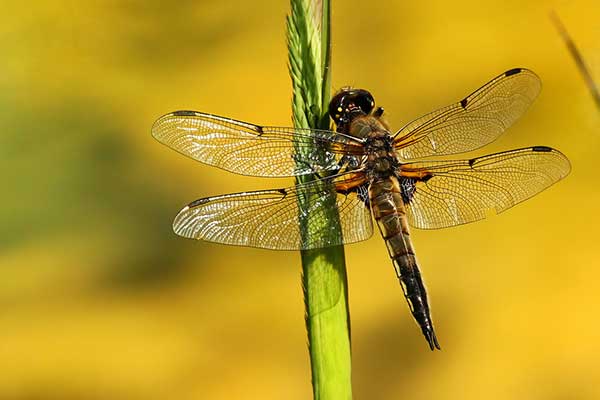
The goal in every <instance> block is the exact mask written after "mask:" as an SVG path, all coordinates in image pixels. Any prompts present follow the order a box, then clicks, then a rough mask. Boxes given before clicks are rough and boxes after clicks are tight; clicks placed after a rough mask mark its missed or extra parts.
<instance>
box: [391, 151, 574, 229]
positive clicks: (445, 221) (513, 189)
mask: <svg viewBox="0 0 600 400" xmlns="http://www.w3.org/2000/svg"><path fill="white" fill-rule="evenodd" d="M570 169H571V166H570V164H569V160H567V158H566V157H565V156H564V155H563V154H562V153H561V152H559V151H557V150H554V149H551V148H549V147H543V146H537V147H529V148H525V149H519V150H511V151H507V152H502V153H497V154H491V155H487V156H484V157H479V158H474V159H471V160H461V161H453V162H445V161H440V162H435V161H432V162H418V163H410V164H404V165H402V172H401V176H402V179H403V180H404V185H405V187H406V185H412V184H414V185H415V186H413V188H412V190H407V193H408V195H407V196H406V197H407V198H406V200H407V203H408V204H407V216H408V220H409V222H410V224H411V225H413V226H415V227H416V228H421V229H436V228H445V227H449V226H454V225H459V224H465V223H468V222H473V221H477V220H480V219H483V218H485V216H486V211H488V210H495V211H496V213H500V212H502V211H504V210H506V209H508V208H510V207H512V206H514V205H515V204H517V203H519V202H521V201H523V200H526V199H528V198H530V197H531V196H533V195H535V194H536V193H539V192H541V191H542V190H544V189H546V188H547V187H549V186H550V185H552V184H553V183H555V182H557V181H559V180H560V179H562V178H564V177H565V176H567V175H568V173H569V171H570Z"/></svg>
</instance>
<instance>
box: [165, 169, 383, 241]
mask: <svg viewBox="0 0 600 400" xmlns="http://www.w3.org/2000/svg"><path fill="white" fill-rule="evenodd" d="M363 182H364V175H363V174H362V173H355V172H351V173H346V174H343V175H338V176H333V177H329V178H325V179H321V180H317V181H312V182H309V183H305V184H301V185H297V186H295V187H290V188H287V189H277V190H263V191H256V192H245V193H235V194H228V195H223V196H217V197H208V198H205V199H200V200H196V201H194V202H193V203H191V204H189V205H188V206H187V207H184V208H183V209H182V210H181V211H180V212H179V214H178V215H177V217H175V221H174V222H173V230H174V231H175V233H177V234H178V235H180V236H183V237H186V238H192V239H201V240H206V241H210V242H216V243H223V244H230V245H238V246H250V247H259V248H265V249H275V250H299V249H314V248H322V247H328V246H334V245H341V244H346V243H354V242H358V241H361V240H365V239H368V238H369V237H370V236H371V235H372V233H373V227H372V222H371V214H370V210H369V209H368V208H367V206H366V205H365V203H364V201H363V199H361V197H360V196H359V195H358V191H357V189H359V185H361V184H362V183H363ZM338 190H342V191H343V192H344V193H339V192H338ZM299 202H302V203H303V204H305V207H304V208H302V210H301V209H300V207H299V205H298V204H299ZM335 211H337V212H338V213H339V220H340V226H339V227H337V226H336V224H329V223H327V221H328V218H329V217H330V216H331V215H332V212H335ZM301 222H302V223H301ZM301 226H308V228H307V229H308V232H307V234H305V235H303V234H301V231H300V230H301V228H300V227H301Z"/></svg>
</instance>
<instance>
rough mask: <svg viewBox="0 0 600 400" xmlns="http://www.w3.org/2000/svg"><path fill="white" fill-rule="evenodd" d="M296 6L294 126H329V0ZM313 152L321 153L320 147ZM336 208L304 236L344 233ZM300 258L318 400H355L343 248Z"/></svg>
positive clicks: (304, 221)
mask: <svg viewBox="0 0 600 400" xmlns="http://www.w3.org/2000/svg"><path fill="white" fill-rule="evenodd" d="M291 9H292V11H291V14H290V16H289V17H288V21H287V22H288V24H287V26H288V48H289V64H290V76H291V78H292V87H293V102H292V108H293V120H294V125H295V126H296V127H301V128H317V129H329V116H328V114H327V109H328V103H329V97H330V87H331V82H330V81H331V69H330V60H331V44H330V1H329V0H322V1H315V0H313V1H311V0H291ZM299 151H300V150H299ZM310 151H311V152H313V151H315V152H318V151H319V149H311V150H310ZM311 179H313V177H300V178H298V183H303V182H306V181H308V180H311ZM330 200H331V199H330ZM311 201H327V200H323V199H306V200H304V201H302V202H301V204H299V207H300V209H301V210H306V209H308V208H307V206H308V205H309V204H310V202H311ZM333 201H335V200H334V199H333ZM331 210H332V212H331V213H330V215H328V216H327V218H326V220H325V221H323V220H322V219H320V220H316V219H314V218H313V219H311V216H310V214H309V215H307V217H306V218H301V219H300V224H301V226H300V229H301V232H302V234H303V236H304V235H310V232H319V231H323V230H320V229H318V226H320V224H327V226H328V227H330V228H331V229H329V230H333V231H334V232H337V233H338V234H339V233H340V229H339V225H340V224H339V216H338V214H337V211H336V208H335V207H331ZM315 227H317V228H315ZM306 242H310V240H306ZM301 259H302V283H303V288H304V301H305V305H306V328H307V333H308V344H309V353H310V361H311V370H312V384H313V394H314V398H315V399H325V400H330V399H351V398H352V386H351V358H350V355H351V354H350V322H349V321H350V318H349V311H348V284H347V276H346V265H345V261H344V248H343V246H335V247H328V248H324V249H314V250H303V251H302V253H301Z"/></svg>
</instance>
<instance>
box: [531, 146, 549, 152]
mask: <svg viewBox="0 0 600 400" xmlns="http://www.w3.org/2000/svg"><path fill="white" fill-rule="evenodd" d="M531 150H532V151H539V152H542V153H549V152H551V151H552V148H551V147H548V146H533V147H532V148H531Z"/></svg>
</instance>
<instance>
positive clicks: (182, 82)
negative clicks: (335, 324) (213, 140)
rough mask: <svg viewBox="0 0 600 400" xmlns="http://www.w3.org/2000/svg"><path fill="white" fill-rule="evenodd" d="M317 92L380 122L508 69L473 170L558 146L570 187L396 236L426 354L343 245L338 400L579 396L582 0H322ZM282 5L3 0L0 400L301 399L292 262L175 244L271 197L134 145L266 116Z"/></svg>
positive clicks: (593, 211) (593, 341)
mask: <svg viewBox="0 0 600 400" xmlns="http://www.w3.org/2000/svg"><path fill="white" fill-rule="evenodd" d="M333 7H334V9H333V83H334V86H335V88H339V87H341V86H345V85H353V86H357V87H364V88H367V89H369V90H371V91H372V93H373V94H374V96H375V99H376V100H377V101H378V102H379V104H380V105H383V106H384V107H385V109H386V112H387V116H388V120H389V122H390V124H391V125H392V126H393V127H397V128H399V127H401V126H402V125H403V124H404V123H405V122H407V121H409V120H411V119H413V118H415V117H418V116H420V115H422V114H424V113H426V112H428V111H431V110H433V109H435V108H437V107H440V106H444V105H447V104H449V103H451V102H454V101H457V100H459V99H461V98H462V97H463V96H465V95H467V94H469V93H470V92H471V91H473V90H475V89H476V88H478V87H479V86H480V85H482V84H483V83H485V82H487V81H488V80H489V79H491V78H492V77H494V76H496V75H497V74H499V73H501V72H503V71H505V70H507V69H509V68H512V67H527V68H530V69H532V70H534V71H535V72H536V73H537V74H539V76H540V77H541V78H542V81H543V84H544V88H543V91H542V94H541V96H540V98H539V99H538V100H537V102H536V103H535V104H534V105H533V107H532V108H531V110H530V111H529V112H528V113H527V114H526V115H525V117H523V118H522V120H520V121H519V122H518V123H517V124H516V125H515V126H514V127H513V128H512V129H510V130H509V131H508V132H507V133H506V134H505V135H504V136H503V137H502V138H501V139H499V140H498V141H497V142H495V143H493V144H491V145H489V146H487V147H486V148H485V150H482V151H478V152H477V153H476V154H484V153H491V152H495V151H500V150H508V149H512V148H518V147H524V146H529V145H547V146H552V147H555V148H558V149H560V150H561V151H562V152H564V153H565V154H566V155H567V156H568V157H569V158H570V160H571V163H572V172H571V175H570V176H569V177H568V178H567V179H566V180H564V181H562V182H560V183H558V184H557V185H555V186H553V187H552V188H550V189H549V190H547V191H545V192H543V193H542V194H540V195H538V196H537V197H535V198H532V199H530V200H528V201H527V202H525V203H523V204H520V205H518V206H516V207H515V208H514V209H511V210H509V211H507V212H506V213H504V214H502V215H501V216H493V217H491V218H489V219H487V220H485V221H482V222H478V223H476V224H471V225H466V226H461V227H456V228H451V229H445V230H438V231H414V232H413V239H414V244H415V246H416V249H417V252H418V257H419V258H420V262H421V266H422V269H423V274H424V277H425V280H426V283H427V284H428V288H429V295H430V298H431V303H432V307H433V318H434V321H435V323H436V327H437V329H436V330H437V334H438V338H439V340H440V343H441V346H442V349H443V350H442V351H441V352H436V353H433V352H430V351H429V349H428V347H427V344H426V342H425V341H424V340H423V337H422V336H421V333H420V331H419V329H418V327H417V326H416V325H415V323H414V322H413V321H412V318H411V315H410V313H409V311H408V308H407V305H406V304H405V300H404V298H403V296H402V291H401V289H400V287H399V285H398V282H397V280H396V278H395V275H394V272H393V269H392V266H391V263H390V261H389V259H388V256H387V252H386V250H385V246H384V243H383V241H382V240H381V238H379V237H377V236H376V237H374V238H373V239H371V240H369V241H368V242H365V243H360V244H355V245H352V246H348V247H347V248H346V254H347V265H348V273H349V288H350V307H351V316H352V334H353V337H352V340H353V343H352V344H353V346H352V351H353V384H354V387H353V389H354V394H355V397H356V398H359V399H396V398H410V399H413V400H420V399H481V398H485V399H535V400H536V399H540V400H541V399H544V400H562V399H598V398H600V386H599V385H598V382H599V381H600V366H599V365H598V364H599V359H600V322H599V321H598V317H599V315H598V314H599V312H598V310H599V306H600V297H599V296H600V294H599V293H600V283H599V281H600V269H599V267H600V265H599V261H600V245H599V243H598V240H599V239H600V216H599V210H600V208H599V206H598V204H599V202H600V189H599V186H598V185H599V183H600V179H599V177H598V171H599V167H600V157H599V154H600V113H599V112H598V109H597V108H595V105H594V103H593V101H592V98H591V96H590V94H589V92H588V89H587V88H586V86H585V85H584V83H583V79H582V78H581V76H580V74H579V72H578V70H577V68H576V66H575V64H574V62H573V59H572V58H571V57H570V56H569V54H568V52H567V50H566V47H565V45H564V43H563V42H562V40H561V39H560V37H559V35H558V34H557V31H556V29H555V28H554V26H553V25H552V23H551V21H550V19H549V12H550V10H555V11H556V12H557V13H558V15H559V16H560V17H561V18H562V20H563V23H564V24H565V25H566V27H567V29H568V30H569V32H570V33H571V35H572V37H573V38H574V40H575V41H576V43H577V44H578V45H579V47H580V49H581V51H582V53H583V55H584V57H585V58H586V61H587V62H588V64H589V66H590V68H591V70H592V73H593V74H594V75H595V77H596V78H597V79H600V22H599V21H600V5H599V4H598V2H597V1H592V0H589V1H553V2H548V1H528V2H523V1H514V0H503V1H492V2H485V3H482V2H478V1H469V2H447V1H432V2H422V3H413V2H406V3H403V2H396V3H395V4H393V5H392V4H388V3H386V2H365V1H347V2H341V1H334V4H333ZM287 10H288V3H287V2H286V1H281V2H273V1H255V2H246V1H234V2H233V1H232V2H218V1H214V2H212V1H201V0H196V1H188V0H182V1H178V2H176V3H168V2H161V1H155V0H151V1H148V0H147V1H139V0H121V1H117V0H113V1H110V0H106V1H101V2H77V1H58V2H44V1H37V2H33V4H32V3H31V2H10V3H7V4H3V12H2V16H1V17H0V22H1V23H0V46H1V48H0V49H1V51H2V62H1V64H0V105H1V107H0V110H1V111H0V115H1V117H0V127H1V128H2V129H1V136H0V143H1V144H0V167H1V170H2V176H3V190H2V197H1V200H0V216H1V217H0V221H1V225H0V267H1V268H0V399H10V400H34V399H36V400H37V399H40V400H45V399H53V400H70V399H126V400H129V399H254V398H261V399H306V398H310V397H311V386H310V365H309V359H308V352H307V349H306V333H305V327H304V319H303V315H304V309H303V300H302V291H301V286H300V263H299V254H298V253H294V252H274V251H267V250H257V249H249V248H234V247H226V246H221V245H215V244H208V243H200V242H194V241H188V240H184V239H181V238H178V237H176V236H175V235H174V234H173V233H172V231H171V221H172V218H173V216H174V215H175V213H176V212H177V211H178V210H179V209H180V207H181V206H183V205H184V204H186V203H188V202H190V201H192V200H194V199H196V198H199V197H203V196H207V195H216V194H221V193H227V192H235V191H242V190H252V189H261V188H269V187H283V186H288V185H290V184H292V180H291V179H288V180H285V179H283V180H277V179H274V180H268V179H255V178H248V177H240V176H235V175H233V174H230V173H227V172H224V171H221V170H218V169H216V168H211V167H207V166H204V165H202V164H200V163H198V162H195V161H193V160H190V159H187V158H185V157H183V156H181V155H179V154H178V153H176V152H174V151H172V150H169V149H167V148H166V147H164V146H162V145H160V144H159V143H158V142H156V141H154V140H153V139H152V138H151V136H150V126H151V125H152V122H153V121H154V120H155V119H156V118H157V117H159V116H160V115H162V114H164V113H166V112H169V111H173V110H177V109H196V110H201V111H205V112H209V113H214V114H219V115H224V116H229V117H232V118H236V119H240V120H247V121H250V122H256V123H262V124H269V125H289V124H290V121H291V118H290V99H291V93H290V91H291V89H290V81H289V77H288V75H287V65H286V61H287V58H286V57H287V55H286V44H285V24H284V18H285V15H286V12H287Z"/></svg>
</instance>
